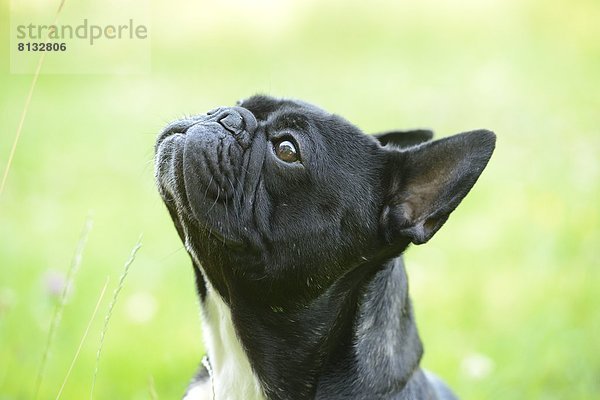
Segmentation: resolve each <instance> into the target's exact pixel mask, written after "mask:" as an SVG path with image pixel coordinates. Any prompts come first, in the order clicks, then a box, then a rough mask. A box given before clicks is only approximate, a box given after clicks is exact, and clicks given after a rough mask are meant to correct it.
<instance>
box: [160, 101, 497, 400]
mask: <svg viewBox="0 0 600 400" xmlns="http://www.w3.org/2000/svg"><path fill="white" fill-rule="evenodd" d="M430 138H431V132H429V131H412V132H392V133H388V134H383V135H378V136H368V135H365V134H363V133H362V132H361V131H360V130H359V129H358V128H357V127H355V126H354V125H352V124H350V123H349V122H348V121H346V120H345V119H343V118H341V117H339V116H336V115H333V114H330V113H327V112H325V111H323V110H322V109H320V108H317V107H315V106H313V105H310V104H307V103H304V102H301V101H292V100H278V99H274V98H270V97H266V96H254V97H251V98H249V99H247V100H245V101H242V102H240V103H239V104H238V106H237V107H226V108H218V109H216V110H213V111H211V112H209V113H208V114H205V115H199V116H195V117H190V118H186V119H183V120H179V121H176V122H173V123H172V124H170V125H169V126H168V127H167V128H166V129H165V130H164V132H163V133H162V134H161V135H160V137H159V138H158V142H157V145H156V175H157V182H158V187H159V190H160V193H161V196H162V198H163V199H164V201H165V203H166V205H167V208H168V209H169V212H170V213H171V217H172V219H173V221H174V223H175V226H176V227H177V231H178V233H179V236H180V237H181V240H182V241H183V242H184V243H185V246H186V248H187V250H188V252H189V254H190V256H191V258H192V262H193V266H194V270H195V272H196V284H197V288H198V292H199V295H200V298H201V303H202V311H203V312H202V314H203V323H204V330H203V332H204V340H205V344H206V348H207V351H208V358H207V359H206V362H204V365H205V367H206V368H203V369H202V370H201V371H200V373H199V375H198V377H197V379H196V380H195V381H194V382H193V383H192V386H191V387H190V390H189V392H188V394H187V396H188V397H187V398H190V399H192V398H193V399H201V398H207V399H212V398H216V399H233V400H238V399H239V400H243V399H251V400H252V399H313V398H316V399H452V398H454V396H453V395H452V394H451V392H450V391H449V390H448V389H447V388H446V387H445V386H444V385H443V383H441V381H439V380H438V379H437V378H435V377H433V376H426V375H425V374H424V373H423V371H422V370H421V369H420V367H419V362H420V359H421V356H422V353H423V349H422V345H421V342H420V340H419V336H418V333H417V328H416V326H415V322H414V318H413V312H412V307H411V303H410V299H409V297H408V286H407V279H406V273H405V270H404V265H403V262H402V259H401V257H400V255H401V254H402V252H403V251H404V250H405V249H406V247H407V246H408V245H409V244H410V243H414V244H421V243H425V242H427V241H428V240H429V239H430V238H431V237H432V236H433V235H434V234H435V232H437V230H438V229H439V228H440V227H441V226H442V225H443V224H444V222H445V221H446V219H447V218H448V216H449V214H450V213H451V212H452V211H453V210H454V209H455V208H456V206H458V204H459V203H460V201H461V200H462V199H463V198H464V197H465V195H466V194H467V193H468V192H469V190H470V189H471V187H472V186H473V185H474V183H475V181H476V180H477V178H478V177H479V175H480V174H481V172H482V171H483V169H484V168H485V166H486V164H487V162H488V160H489V158H490V156H491V155H492V152H493V150H494V144H495V136H494V134H493V133H492V132H489V131H485V130H479V131H474V132H469V133H463V134H460V135H455V136H452V137H449V138H445V139H441V140H437V141H433V142H427V141H428V140H429V139H430ZM422 142H427V143H422Z"/></svg>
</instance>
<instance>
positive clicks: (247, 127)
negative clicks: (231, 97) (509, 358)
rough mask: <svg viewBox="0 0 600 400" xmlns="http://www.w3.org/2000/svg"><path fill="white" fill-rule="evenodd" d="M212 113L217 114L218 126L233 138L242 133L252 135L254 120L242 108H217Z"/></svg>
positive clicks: (252, 116) (250, 114) (251, 115)
mask: <svg viewBox="0 0 600 400" xmlns="http://www.w3.org/2000/svg"><path fill="white" fill-rule="evenodd" d="M214 113H215V114H218V117H217V120H218V121H219V124H221V126H223V128H225V129H227V130H228V131H229V132H231V133H232V134H233V135H234V136H236V135H239V134H240V133H241V132H242V131H247V132H248V133H249V134H252V133H254V130H255V129H256V125H257V122H256V118H254V115H253V114H252V113H251V112H250V111H248V110H247V109H245V108H243V107H228V108H219V109H217V110H215V111H214Z"/></svg>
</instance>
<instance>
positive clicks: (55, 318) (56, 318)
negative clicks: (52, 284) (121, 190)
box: [33, 216, 93, 400]
mask: <svg viewBox="0 0 600 400" xmlns="http://www.w3.org/2000/svg"><path fill="white" fill-rule="evenodd" d="M92 226H93V221H92V218H91V217H89V216H88V217H87V219H86V221H85V224H84V225H83V229H82V230H81V234H80V235H79V241H78V243H77V248H76V249H75V254H74V255H73V260H72V261H71V265H70V266H69V270H68V271H67V278H66V282H65V285H64V287H63V290H62V293H61V295H60V300H59V301H58V303H57V304H56V306H55V307H54V312H53V314H52V319H51V320H50V329H49V330H48V336H47V339H46V346H45V347H44V352H43V354H42V362H41V363H40V367H39V369H38V373H37V377H36V379H35V385H34V388H35V391H34V395H33V399H34V400H35V399H37V398H38V395H39V392H40V388H41V386H42V381H43V380H44V374H45V373H46V364H47V362H48V356H49V354H50V348H51V347H52V342H53V341H54V336H55V335H56V330H57V329H58V325H59V324H60V320H61V318H62V314H63V310H64V308H65V304H66V302H67V295H68V294H69V292H70V290H71V287H72V286H73V282H74V281H75V276H76V275H77V271H79V267H80V266H81V261H82V259H83V250H84V249H85V246H86V244H87V240H88V237H89V234H90V231H91V230H92Z"/></svg>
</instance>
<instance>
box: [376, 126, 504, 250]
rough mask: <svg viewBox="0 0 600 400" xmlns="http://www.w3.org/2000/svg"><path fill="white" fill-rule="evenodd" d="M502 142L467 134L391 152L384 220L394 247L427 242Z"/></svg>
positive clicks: (485, 134) (481, 132) (482, 134)
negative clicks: (401, 242)
mask: <svg viewBox="0 0 600 400" xmlns="http://www.w3.org/2000/svg"><path fill="white" fill-rule="evenodd" d="M495 142H496V136H495V135H494V133H492V132H490V131H486V130H478V131H473V132H467V133H462V134H459V135H455V136H451V137H448V138H444V139H441V140H436V141H433V142H429V143H425V144H422V145H420V146H415V147H410V148H407V149H405V150H398V149H395V150H394V149H391V150H390V151H389V153H388V157H389V158H388V166H387V170H386V172H387V175H386V177H385V180H384V182H385V183H384V184H385V185H386V187H385V188H384V190H385V191H387V198H386V199H385V205H384V207H383V211H382V214H381V223H382V229H383V233H384V235H385V238H386V240H387V241H388V243H390V244H391V243H393V242H396V241H399V240H400V241H402V239H404V241H406V239H408V240H409V241H410V242H412V243H414V244H421V243H425V242H427V241H428V240H429V239H431V237H432V236H433V235H434V234H435V233H436V232H437V230H438V229H440V227H441V226H442V225H443V224H444V222H446V220H447V219H448V216H449V215H450V213H451V212H452V211H454V209H455V208H456V206H458V204H459V203H460V202H461V200H462V199H463V198H464V197H465V196H466V195H467V193H468V192H469V190H471V188H472V187H473V185H474V184H475V182H476V181H477V178H479V175H480V174H481V172H482V171H483V169H484V168H485V166H486V165H487V163H488V160H489V159H490V157H491V155H492V152H493V151H494V147H495Z"/></svg>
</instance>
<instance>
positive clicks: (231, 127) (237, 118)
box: [219, 111, 244, 135]
mask: <svg viewBox="0 0 600 400" xmlns="http://www.w3.org/2000/svg"><path fill="white" fill-rule="evenodd" d="M219 123H220V124H221V125H222V126H223V128H225V129H227V130H228V131H229V132H231V133H232V134H234V135H238V134H239V133H240V132H241V131H243V130H244V119H243V118H242V116H241V115H240V114H239V113H237V112H235V111H233V112H226V113H225V115H223V116H222V117H221V118H220V119H219Z"/></svg>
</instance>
